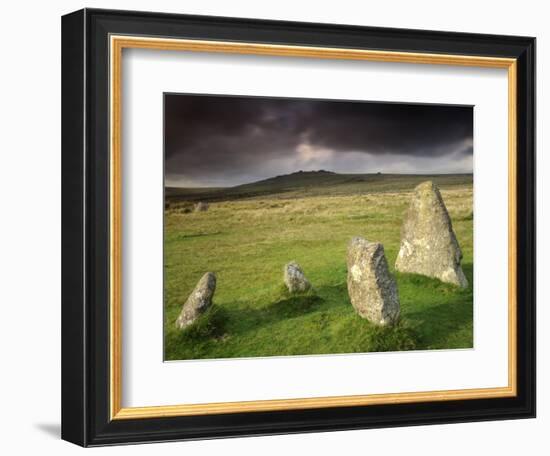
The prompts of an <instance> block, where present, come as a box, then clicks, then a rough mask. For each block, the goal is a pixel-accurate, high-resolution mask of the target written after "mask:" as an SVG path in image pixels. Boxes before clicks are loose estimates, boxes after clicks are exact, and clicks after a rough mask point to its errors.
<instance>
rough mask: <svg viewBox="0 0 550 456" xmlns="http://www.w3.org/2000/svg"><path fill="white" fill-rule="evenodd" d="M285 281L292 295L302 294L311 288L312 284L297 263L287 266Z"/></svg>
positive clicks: (284, 273)
mask: <svg viewBox="0 0 550 456" xmlns="http://www.w3.org/2000/svg"><path fill="white" fill-rule="evenodd" d="M283 280H284V282H285V285H286V287H287V288H288V291H289V292H290V293H300V292H304V291H307V290H309V289H310V288H311V284H310V283H309V280H307V278H306V276H305V274H304V271H303V270H302V268H301V267H300V265H299V264H298V263H296V262H295V261H291V262H290V263H288V264H286V265H285V268H284V271H283Z"/></svg>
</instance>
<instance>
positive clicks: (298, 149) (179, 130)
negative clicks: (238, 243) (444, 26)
mask: <svg viewBox="0 0 550 456" xmlns="http://www.w3.org/2000/svg"><path fill="white" fill-rule="evenodd" d="M472 136H473V116H472V108H471V107H463V106H442V105H420V104H416V105H414V104H398V103H367V102H348V101H323V100H305V99H283V98H255V97H230V96H201V95H172V94H169V95H166V96H165V154H166V178H167V183H168V184H170V183H172V184H176V185H177V184H178V182H180V183H181V185H235V184H239V183H244V182H250V181H253V180H258V179H262V178H266V177H271V176H273V175H276V174H285V173H291V172H294V171H298V170H299V169H304V170H312V169H321V168H324V169H330V170H333V171H337V172H361V173H362V172H376V171H380V170H381V171H386V172H390V171H391V172H409V173H410V172H418V173H423V172H426V173H429V172H471V161H472V160H471V157H472V143H473V138H472Z"/></svg>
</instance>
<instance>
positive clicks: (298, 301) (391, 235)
mask: <svg viewBox="0 0 550 456" xmlns="http://www.w3.org/2000/svg"><path fill="white" fill-rule="evenodd" d="M428 179H431V180H434V181H435V182H436V183H437V184H438V185H439V186H440V189H441V191H442V195H443V198H444V201H445V204H446V205H447V209H448V210H449V213H450V216H451V219H452V221H453V227H454V230H455V232H456V235H457V238H458V241H459V243H460V246H461V248H462V251H463V254H464V258H463V260H462V267H463V270H464V273H465V274H466V277H467V278H468V281H469V283H470V286H469V288H468V289H465V290H461V289H458V288H456V287H454V286H452V285H447V284H443V283H441V282H439V281H438V280H435V279H429V278H426V277H422V276H419V275H414V274H401V273H396V272H395V271H394V268H393V265H394V263H395V259H396V256H397V253H398V250H399V242H400V230H401V223H402V220H403V214H404V212H405V210H406V208H407V207H408V203H409V199H410V196H411V191H412V189H413V188H414V187H415V185H417V184H418V183H420V182H422V181H425V180H428ZM472 197H473V184H472V176H471V175H450V176H431V177H430V176H406V175H402V176H399V175H341V174H333V173H328V172H317V173H315V172H311V173H294V174H292V175H289V176H281V177H277V178H274V179H270V180H268V181H264V182H260V183H256V184H250V185H247V186H240V187H234V188H232V189H200V190H198V189H192V190H186V189H166V206H165V207H166V209H165V247H164V248H165V262H164V268H165V313H164V322H165V359H166V360H178V359H196V358H231V357H254V356H281V355H305V354H327V353H352V352H369V351H396V350H411V349H416V350H425V349H443V348H447V349H449V348H468V347H472V343H473V293H472V285H473V252H472V250H473V212H472V210H473V205H472V201H473V200H472ZM194 201H208V202H209V205H210V207H209V209H208V211H205V212H193V211H192V210H191V207H192V204H193V202H194ZM353 236H363V237H365V238H366V239H368V240H371V241H379V242H382V243H383V244H384V248H385V251H386V257H387V259H388V263H389V266H390V270H391V271H392V272H393V273H394V274H395V277H396V280H397V285H398V288H399V294H400V302H401V322H400V324H399V325H398V326H396V327H394V328H378V327H375V326H373V325H371V324H370V323H369V322H368V321H366V320H363V319H361V318H360V317H359V316H358V315H357V314H356V313H355V311H354V309H353V307H352V306H351V304H350V301H349V298H348V294H347V288H346V274H347V270H346V249H347V245H348V242H349V241H350V239H351V238H352V237H353ZM291 260H295V261H297V262H298V263H299V264H300V265H301V266H302V268H303V269H304V272H305V274H306V276H307V277H308V279H309V280H310V281H311V282H312V284H313V287H314V291H313V292H310V293H307V294H304V295H300V296H289V295H288V294H287V293H286V291H285V288H284V286H283V280H282V278H283V266H284V265H285V264H286V263H288V262H289V261H291ZM207 271H212V272H214V273H216V275H217V288H216V293H215V296H214V306H213V307H212V308H211V310H210V311H209V312H207V313H206V314H205V315H204V316H203V317H202V318H201V319H200V321H198V322H197V323H196V324H195V325H193V326H192V327H190V328H189V329H188V330H186V331H183V332H181V331H179V330H177V329H176V327H175V324H174V322H175V320H176V318H177V316H178V314H179V312H180V310H181V306H182V305H183V303H184V302H185V300H186V299H187V297H188V295H189V293H190V292H191V291H192V290H193V288H194V286H195V285H196V283H197V281H198V280H199V279H200V278H201V276H202V275H203V274H204V273H205V272H207Z"/></svg>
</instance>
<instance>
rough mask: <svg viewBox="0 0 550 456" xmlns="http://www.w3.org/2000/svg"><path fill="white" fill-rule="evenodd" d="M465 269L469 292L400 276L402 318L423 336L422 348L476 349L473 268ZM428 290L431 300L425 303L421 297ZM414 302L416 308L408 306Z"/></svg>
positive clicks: (430, 280) (412, 276)
mask: <svg viewBox="0 0 550 456" xmlns="http://www.w3.org/2000/svg"><path fill="white" fill-rule="evenodd" d="M462 270H463V271H464V274H465V275H466V278H467V279H468V288H466V289H460V288H458V287H456V286H454V285H450V284H445V283H442V282H440V281H439V280H437V279H431V278H428V277H424V276H420V275H415V274H400V277H399V279H400V280H399V284H400V288H401V289H402V290H403V291H404V293H402V296H403V297H402V299H401V312H402V316H403V318H404V319H405V320H406V321H408V322H409V323H410V324H411V325H412V326H413V327H414V328H415V329H416V331H417V332H418V333H419V334H421V343H420V345H419V348H420V349H451V348H471V347H473V323H474V322H473V265H472V264H471V263H468V264H464V265H462ZM426 290H429V291H430V292H429V293H428V296H430V298H429V299H425V300H422V299H421V296H419V294H420V293H425V292H426ZM412 301H415V302H416V304H415V305H414V306H410V305H409V303H410V302H412ZM419 302H420V304H418V303H419ZM468 332H469V334H468Z"/></svg>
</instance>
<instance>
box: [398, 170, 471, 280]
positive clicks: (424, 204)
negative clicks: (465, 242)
mask: <svg viewBox="0 0 550 456" xmlns="http://www.w3.org/2000/svg"><path fill="white" fill-rule="evenodd" d="M461 260H462V251H461V250H460V246H459V245H458V241H457V240H456V236H455V233H454V231H453V227H452V223H451V219H450V217H449V213H448V212H447V208H446V207H445V203H444V202H443V198H442V197H441V193H440V192H439V189H438V188H437V186H436V185H435V184H434V183H433V182H431V181H428V182H423V183H421V184H420V185H418V186H417V187H416V188H415V189H414V195H413V197H412V200H411V203H410V206H409V209H408V211H407V213H406V215H405V221H404V223H403V228H402V231H401V248H400V250H399V255H398V256H397V261H396V262H395V269H397V270H398V271H401V272H411V273H416V274H422V275H425V276H428V277H434V278H437V279H439V280H441V281H442V282H447V283H451V284H453V285H457V286H459V287H462V288H466V287H467V286H468V280H467V279H466V277H465V276H464V272H462V268H461V267H460V261H461Z"/></svg>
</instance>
